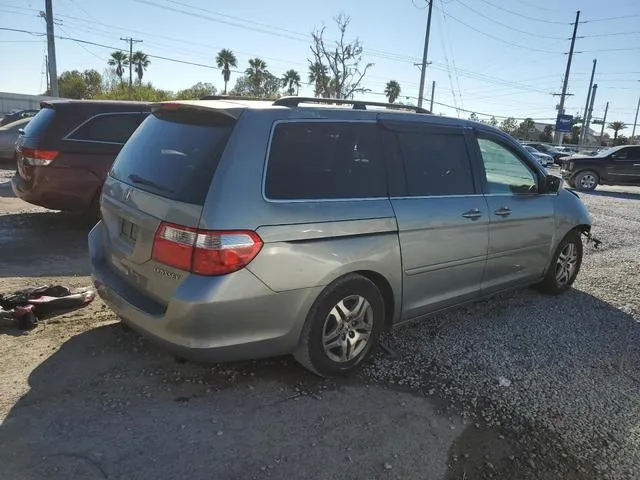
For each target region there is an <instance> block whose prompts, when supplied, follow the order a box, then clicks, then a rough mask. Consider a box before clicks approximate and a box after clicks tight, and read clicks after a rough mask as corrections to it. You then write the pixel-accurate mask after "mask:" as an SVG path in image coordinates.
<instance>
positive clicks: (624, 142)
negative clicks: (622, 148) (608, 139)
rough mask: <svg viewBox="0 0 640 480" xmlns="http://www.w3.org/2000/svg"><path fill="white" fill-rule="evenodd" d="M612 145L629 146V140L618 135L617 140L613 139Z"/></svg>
mask: <svg viewBox="0 0 640 480" xmlns="http://www.w3.org/2000/svg"><path fill="white" fill-rule="evenodd" d="M613 145H614V146H616V147H617V146H618V145H629V139H628V138H627V137H625V136H624V135H618V137H617V138H614V139H613Z"/></svg>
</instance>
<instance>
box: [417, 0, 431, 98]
mask: <svg viewBox="0 0 640 480" xmlns="http://www.w3.org/2000/svg"><path fill="white" fill-rule="evenodd" d="M428 1H429V13H428V14H427V33H426V34H425V36H424V52H423V53H422V70H421V71H420V91H419V93H418V107H422V100H423V97H424V79H425V76H426V73H427V53H428V52H429V32H430V31H431V12H432V11H433V0H428ZM432 100H433V98H432Z"/></svg>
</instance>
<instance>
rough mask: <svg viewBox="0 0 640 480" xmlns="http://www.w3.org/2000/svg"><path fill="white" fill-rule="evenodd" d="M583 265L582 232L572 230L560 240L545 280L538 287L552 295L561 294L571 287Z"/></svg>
mask: <svg viewBox="0 0 640 480" xmlns="http://www.w3.org/2000/svg"><path fill="white" fill-rule="evenodd" d="M581 265H582V239H581V237H580V232H578V231H576V230H572V231H571V232H569V233H568V234H567V235H566V236H565V237H564V238H563V239H562V241H561V242H560V245H558V248H557V249H556V252H555V253H554V254H553V257H552V258H551V263H550V264H549V267H548V268H547V273H546V275H545V277H544V280H542V282H540V283H539V284H538V285H536V288H537V289H538V290H539V291H541V292H543V293H548V294H551V295H559V294H561V293H564V292H566V291H567V290H569V288H571V285H573V282H574V281H575V279H576V277H577V276H578V273H579V272H580V266H581Z"/></svg>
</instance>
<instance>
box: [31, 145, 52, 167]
mask: <svg viewBox="0 0 640 480" xmlns="http://www.w3.org/2000/svg"><path fill="white" fill-rule="evenodd" d="M58 153H59V152H58V151H57V150H38V149H36V148H24V147H23V148H22V162H23V163H24V164H25V165H31V166H33V167H42V166H46V165H49V164H51V162H53V160H54V159H55V158H56V157H57V156H58Z"/></svg>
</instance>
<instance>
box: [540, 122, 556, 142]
mask: <svg viewBox="0 0 640 480" xmlns="http://www.w3.org/2000/svg"><path fill="white" fill-rule="evenodd" d="M538 140H540V141H541V142H546V143H551V142H552V141H553V125H545V126H544V130H543V131H542V133H541V134H540V136H539V137H538Z"/></svg>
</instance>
